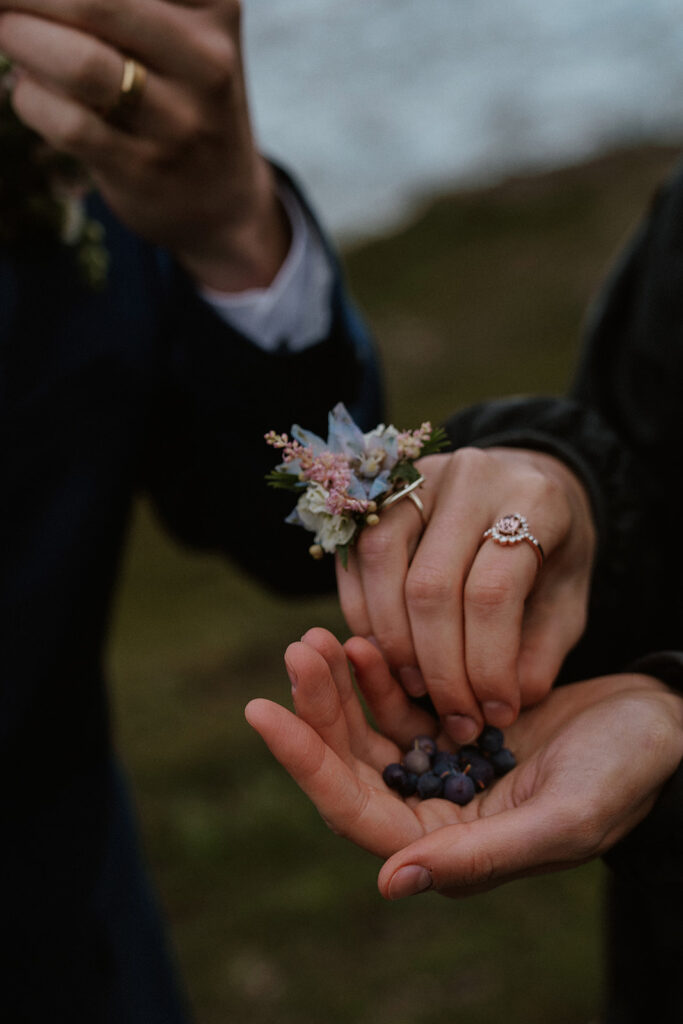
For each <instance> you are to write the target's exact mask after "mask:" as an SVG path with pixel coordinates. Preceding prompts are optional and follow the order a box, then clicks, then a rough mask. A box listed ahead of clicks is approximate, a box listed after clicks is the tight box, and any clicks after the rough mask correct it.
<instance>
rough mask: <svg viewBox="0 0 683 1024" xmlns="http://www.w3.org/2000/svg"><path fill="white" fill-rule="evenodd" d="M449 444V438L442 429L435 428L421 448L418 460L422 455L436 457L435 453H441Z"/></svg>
mask: <svg viewBox="0 0 683 1024" xmlns="http://www.w3.org/2000/svg"><path fill="white" fill-rule="evenodd" d="M450 443H451V441H450V438H449V436H448V434H447V433H446V431H445V430H444V429H443V427H435V428H434V430H433V431H432V434H431V437H430V438H429V440H428V441H425V443H424V444H423V446H422V451H421V452H420V458H422V456H423V455H436V453H437V452H440V451H443V449H444V448H448V447H449V446H450Z"/></svg>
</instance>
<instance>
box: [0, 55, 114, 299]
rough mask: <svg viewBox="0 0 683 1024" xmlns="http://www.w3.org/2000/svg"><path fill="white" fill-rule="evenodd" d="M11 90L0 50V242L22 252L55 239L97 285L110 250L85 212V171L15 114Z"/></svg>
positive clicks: (9, 68) (102, 281) (87, 184)
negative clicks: (70, 252) (71, 254)
mask: <svg viewBox="0 0 683 1024" xmlns="http://www.w3.org/2000/svg"><path fill="white" fill-rule="evenodd" d="M11 92H12V66H11V64H10V62H9V61H8V60H7V58H6V57H3V56H2V55H1V54H0V147H1V150H2V161H1V162H0V245H2V246H4V247H5V248H7V249H8V250H10V251H12V252H16V253H23V252H35V251H37V250H39V249H40V248H44V247H47V246H49V245H54V244H55V242H57V243H59V244H61V245H64V246H66V247H68V248H69V249H70V250H71V251H72V252H73V253H74V256H75V260H76V264H77V266H78V270H79V273H80V275H81V277H82V279H83V280H84V282H85V283H86V284H87V285H88V286H89V287H91V288H101V287H102V286H103V285H104V284H105V282H106V280H107V271H108V263H109V254H108V252H107V249H106V246H105V239H104V228H103V226H102V225H101V224H100V223H99V221H97V220H94V219H93V218H92V217H89V216H88V213H87V209H86V198H87V195H88V193H89V192H90V190H91V185H90V181H89V179H88V176H87V174H86V172H85V170H84V169H83V168H82V167H81V165H80V164H79V163H78V161H76V160H74V159H72V158H71V157H69V156H66V155H65V154H63V153H57V152H56V151H55V150H54V149H52V147H51V146H48V145H47V143H46V142H44V141H43V140H42V139H41V138H40V136H39V135H37V134H36V133H35V132H33V131H31V129H30V128H27V127H26V125H24V124H23V123H22V122H21V121H20V120H19V118H18V117H17V115H16V114H15V113H14V110H13V109H12V103H11Z"/></svg>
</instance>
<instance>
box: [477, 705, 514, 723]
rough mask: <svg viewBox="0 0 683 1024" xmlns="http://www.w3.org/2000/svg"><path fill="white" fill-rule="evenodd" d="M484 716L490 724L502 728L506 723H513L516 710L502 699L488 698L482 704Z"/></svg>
mask: <svg viewBox="0 0 683 1024" xmlns="http://www.w3.org/2000/svg"><path fill="white" fill-rule="evenodd" d="M481 709H482V711H483V712H484V718H485V719H486V721H487V722H488V724H489V725H496V726H498V728H499V729H502V728H503V727H504V726H506V725H512V723H513V722H514V720H515V712H514V710H513V709H512V708H511V707H510V705H509V704H505V703H504V702H503V701H502V700H487V701H484V703H483V704H482V706H481Z"/></svg>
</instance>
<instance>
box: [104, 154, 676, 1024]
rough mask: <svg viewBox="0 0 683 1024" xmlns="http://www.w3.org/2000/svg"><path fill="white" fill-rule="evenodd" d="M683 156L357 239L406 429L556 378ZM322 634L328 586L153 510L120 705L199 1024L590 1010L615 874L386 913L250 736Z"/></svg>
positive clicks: (539, 1016) (618, 163) (140, 528)
mask: <svg viewBox="0 0 683 1024" xmlns="http://www.w3.org/2000/svg"><path fill="white" fill-rule="evenodd" d="M673 157H674V154H673V151H671V150H668V149H661V148H649V149H640V150H636V151H627V152H621V153H616V154H613V155H611V156H608V157H605V158H604V159H601V160H599V161H596V162H594V163H590V164H587V165H585V166H582V167H577V168H572V169H571V170H567V171H559V172H554V173H552V174H548V175H542V176H538V177H531V178H519V179H515V180H511V181H509V182H507V183H505V184H503V185H501V186H499V187H496V188H494V189H491V190H487V191H481V192H471V193H465V194H462V193H461V194H457V195H453V196H449V197H445V198H443V199H441V200H439V201H437V202H435V203H434V204H433V205H431V206H429V207H428V208H427V209H425V211H424V213H423V214H422V215H421V216H420V217H419V218H418V219H416V220H415V222H414V224H412V226H410V227H409V228H408V229H406V230H404V231H401V232H400V233H398V234H396V235H394V236H392V237H387V238H385V239H383V240H381V241H378V242H376V243H373V244H371V245H367V246H366V247H363V248H358V249H355V250H353V251H350V252H348V253H347V254H346V265H347V268H348V273H349V277H350V280H351V283H352V287H353V291H354V292H355V294H356V296H357V298H358V299H359V301H360V303H361V305H362V307H363V308H364V310H365V312H366V314H367V316H368V318H369V320H370V322H371V323H372V325H373V327H374V329H375V332H376V335H377V338H378V341H379V344H380V347H381V350H382V353H383V358H384V362H385V365H386V376H387V381H388V389H389V393H390V413H391V420H392V421H393V422H395V423H396V425H397V426H412V425H414V424H418V423H419V422H420V421H421V420H423V419H428V418H431V419H433V420H437V421H438V420H440V419H442V418H443V417H445V416H446V415H447V414H448V413H450V412H452V411H453V410H454V409H455V408H456V407H457V406H458V405H461V404H464V403H469V402H471V401H475V400H478V399H480V398H483V397H486V396H492V395H496V394H502V393H514V392H520V391H546V392H547V391H552V392H558V391H561V390H562V389H563V388H564V387H565V384H566V382H567V380H568V377H569V374H570V372H571V367H572V364H573V361H574V358H575V354H576V349H577V339H578V337H579V334H580V324H581V321H582V318H583V316H584V311H585V308H586V304H587V302H588V301H589V299H590V297H591V295H592V294H593V292H594V290H595V288H596V287H597V284H598V282H599V280H600V279H601V277H602V275H603V272H604V270H605V267H606V265H607V263H608V262H609V260H610V258H611V257H612V255H613V254H614V253H615V252H616V250H617V248H618V247H619V245H620V244H621V243H622V242H623V240H624V238H625V237H626V235H627V233H628V231H629V229H630V228H631V227H632V226H633V224H634V222H635V220H636V218H637V217H638V216H639V214H640V213H641V212H642V210H643V209H644V208H645V206H646V204H647V201H648V198H649V195H650V193H651V191H652V189H653V187H654V186H655V185H656V183H657V182H658V181H659V180H660V179H661V177H662V176H663V174H664V173H665V172H666V171H667V169H668V168H669V167H670V166H671V163H672V160H673ZM264 414H265V411H264ZM266 421H267V417H266ZM264 426H267V422H264ZM264 500H267V494H266V493H265V489H264ZM313 624H321V625H327V626H329V627H330V628H332V629H333V630H335V631H337V632H339V633H343V632H344V627H343V624H342V622H341V619H340V617H339V613H338V611H337V609H336V605H335V602H334V600H333V599H329V600H327V601H320V600H316V601H315V602H301V603H296V602H291V601H289V602H281V601H278V600H276V599H274V598H272V597H270V596H268V595H266V594H264V593H263V592H262V591H260V590H258V589H257V588H256V587H255V586H253V585H252V584H251V583H249V582H248V581H246V580H245V579H244V578H243V577H241V576H240V575H239V574H236V573H234V572H233V571H232V570H231V569H230V568H228V570H227V571H226V568H225V566H224V565H223V564H222V563H220V562H218V561H216V560H214V559H209V558H205V557H197V556H194V555H191V554H189V553H187V552H182V551H179V550H178V549H176V548H174V547H173V546H172V545H171V544H170V543H169V542H168V540H167V539H166V538H165V537H164V536H163V535H162V534H161V533H160V532H159V531H158V530H157V528H156V526H155V524H154V523H153V522H152V521H151V518H150V516H149V513H148V511H147V510H146V508H145V507H144V506H141V507H140V510H139V514H138V517H137V520H136V523H135V526H134V530H133V534H132V537H131V544H130V548H129V552H128V558H127V562H126V565H125V572H124V581H123V586H122V590H121V594H120V599H119V602H118V608H117V614H116V623H115V638H114V643H113V645H112V649H111V658H110V661H111V672H112V675H113V677H114V679H115V705H116V719H117V722H118V734H119V743H120V746H121V748H122V750H123V752H124V756H125V759H126V762H127V764H128V766H129V768H130V770H131V772H132V775H133V781H134V786H135V789H136V793H137V797H138V803H139V806H140V810H141V815H142V820H143V830H144V834H145V840H146V844H147V848H148V851H149V856H150V860H151V862H152V865H153V868H154V871H155V874H156V877H157V880H158V883H159V887H160V889H161V892H162V896H163V900H164V903H165V905H166V907H167V909H168V913H169V917H170V920H171V924H172V932H173V937H174V940H175V943H176V946H177V949H178V953H179V958H180V961H181V965H182V970H183V973H184V975H185V978H186V980H187V985H188V988H189V991H190V994H191V998H192V1002H193V1004H194V1007H195V1011H196V1016H197V1022H198V1024H225V1022H226V1021H227V1020H240V1021H244V1022H248V1024H266V1022H268V1024H272V1022H273V1021H276V1022H277V1024H318V1022H320V1024H437V1022H438V1024H442V1022H443V1021H444V1020H447V1021H455V1020H458V1021H462V1022H464V1024H494V1022H495V1024H499V1022H500V1021H501V1020H503V1019H504V1020H505V1021H506V1024H547V1022H548V1021H553V1024H586V1021H588V1020H589V1019H590V1018H591V1016H595V1012H596V1006H597V1000H598V986H599V975H600V966H599V942H600V939H599V932H598V922H599V913H600V906H599V883H600V872H601V868H600V867H599V866H598V865H593V866H591V867H588V868H584V869H581V870H580V871H575V872H569V873H565V874H560V875H555V876H548V877H546V878H539V879H534V880H528V881H525V882H520V883H516V884H515V885H513V886H509V887H507V888H504V889H501V890H499V891H497V892H494V893H491V894H489V895H487V896H484V897H478V898H477V899H476V900H474V901H468V902H459V903H452V902H450V901H446V900H439V898H438V897H434V896H424V897H421V898H420V899H416V900H411V901H407V902H405V903H402V904H399V905H388V904H385V903H383V902H382V901H381V899H380V898H379V896H378V895H377V892H376V888H375V876H376V871H377V869H378V867H379V865H378V863H376V862H374V860H373V859H372V858H371V857H369V856H368V855H365V854H363V853H361V852H360V851H357V850H355V849H353V848H351V847H350V846H346V845H345V844H343V843H342V842H341V841H339V840H337V839H335V838H334V837H333V836H331V835H330V834H328V832H327V831H326V829H325V827H324V825H323V824H322V823H321V822H320V820H319V819H318V818H317V815H316V814H315V812H314V811H313V810H312V808H311V807H310V806H309V805H308V803H307V801H306V800H305V799H304V798H303V796H301V795H300V794H299V793H298V791H297V790H296V789H295V787H294V786H293V785H291V784H290V782H289V780H288V779H287V778H286V777H284V775H283V774H282V773H281V772H280V771H279V770H278V769H277V767H276V766H275V765H274V764H273V763H272V762H271V759H270V757H269V755H267V753H266V752H265V751H264V750H263V749H262V746H261V744H260V740H259V739H258V737H256V736H255V735H253V734H252V733H251V732H250V730H249V728H248V727H247V726H246V724H245V723H244V720H243V718H242V708H243V706H244V704H245V703H246V701H247V700H248V699H249V697H250V696H253V695H256V694H260V695H265V696H271V697H274V698H276V699H280V700H283V701H285V702H286V701H287V695H288V685H287V681H286V678H285V674H284V671H283V669H282V652H283V650H284V647H285V645H286V643H288V642H289V641H290V640H293V639H297V638H298V637H299V636H300V635H301V633H302V631H303V630H304V629H305V628H306V627H307V626H309V625H313Z"/></svg>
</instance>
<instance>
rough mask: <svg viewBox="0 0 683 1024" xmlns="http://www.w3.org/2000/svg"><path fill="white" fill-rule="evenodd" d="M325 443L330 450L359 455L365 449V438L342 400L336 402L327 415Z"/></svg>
mask: <svg viewBox="0 0 683 1024" xmlns="http://www.w3.org/2000/svg"><path fill="white" fill-rule="evenodd" d="M328 429H329V433H328V435H327V443H328V445H329V448H330V451H333V452H342V453H343V454H344V455H350V456H356V457H357V456H359V455H361V454H362V453H363V452H364V451H365V438H364V437H363V432H362V430H361V429H360V427H358V426H357V424H356V423H354V421H353V420H352V418H351V415H350V413H349V411H348V409H347V408H346V406H345V405H344V403H343V402H338V403H337V404H336V405H335V407H334V409H332V411H331V412H330V414H329V416H328Z"/></svg>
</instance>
